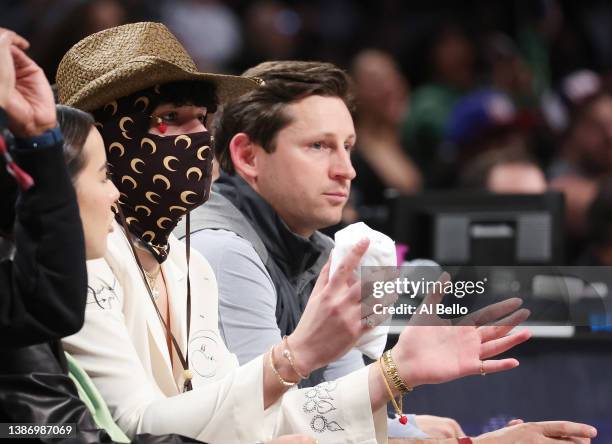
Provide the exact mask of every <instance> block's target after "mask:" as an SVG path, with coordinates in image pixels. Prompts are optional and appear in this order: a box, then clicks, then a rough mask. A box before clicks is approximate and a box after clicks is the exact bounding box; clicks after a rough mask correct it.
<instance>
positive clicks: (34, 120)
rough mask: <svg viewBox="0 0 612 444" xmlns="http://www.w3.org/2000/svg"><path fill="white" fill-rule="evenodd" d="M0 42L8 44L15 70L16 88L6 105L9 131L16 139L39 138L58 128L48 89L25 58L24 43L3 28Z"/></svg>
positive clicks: (49, 87)
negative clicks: (6, 40) (4, 41)
mask: <svg viewBox="0 0 612 444" xmlns="http://www.w3.org/2000/svg"><path fill="white" fill-rule="evenodd" d="M7 36H8V37H7ZM0 38H3V39H6V38H8V39H9V40H10V42H11V44H10V48H9V51H10V54H11V57H12V64H13V65H14V69H15V84H14V87H13V88H12V89H11V92H10V93H9V96H8V100H7V102H6V105H5V110H6V112H7V114H8V117H9V129H10V130H11V131H12V132H13V134H15V135H16V136H18V137H32V136H37V135H40V134H42V133H43V132H45V131H46V130H48V129H50V128H53V127H55V126H56V124H57V120H56V115H55V103H54V100H53V93H52V91H51V86H50V85H49V82H48V81H47V78H46V77H45V74H44V73H43V71H42V69H41V68H40V67H39V66H38V65H37V64H36V63H34V61H33V60H32V59H30V58H29V57H28V56H27V55H26V54H25V52H24V50H25V49H26V48H27V47H28V43H27V41H26V40H25V39H23V38H22V37H19V36H18V35H17V34H15V33H14V32H12V31H9V30H7V29H4V28H0Z"/></svg>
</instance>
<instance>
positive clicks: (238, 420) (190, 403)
mask: <svg viewBox="0 0 612 444" xmlns="http://www.w3.org/2000/svg"><path fill="white" fill-rule="evenodd" d="M90 262H91V263H88V271H89V291H88V300H87V310H86V316H85V325H84V327H83V329H82V330H81V331H80V332H79V333H78V334H76V335H73V336H70V337H68V338H66V339H65V340H64V345H65V348H66V350H67V351H68V352H69V353H71V354H72V355H73V356H74V357H75V359H77V360H78V361H79V363H80V364H81V365H82V367H83V368H84V370H85V371H86V372H87V373H88V374H89V376H90V377H91V378H92V380H93V382H94V384H95V385H96V387H97V388H98V390H99V391H100V393H101V394H102V396H103V397H104V399H105V401H106V402H107V404H108V406H109V409H110V411H111V413H112V415H113V418H114V419H115V421H116V422H117V424H118V425H119V427H120V428H121V429H122V430H123V431H124V432H125V433H126V434H127V435H128V436H134V435H135V434H136V433H153V434H165V433H179V434H183V435H186V436H190V437H192V438H196V439H199V440H202V441H205V442H208V443H211V444H214V443H223V444H225V443H250V444H252V443H254V442H256V441H258V440H262V441H265V440H268V439H270V438H272V437H273V436H277V435H279V434H288V433H302V434H307V435H310V436H313V437H315V438H316V439H318V440H319V442H320V443H328V442H329V443H336V442H338V443H340V442H342V443H345V442H349V443H373V442H377V440H378V442H386V432H387V430H386V426H387V424H386V409H385V408H384V407H383V408H382V409H380V410H379V411H377V412H376V413H375V415H372V411H371V407H370V399H369V389H368V373H367V369H366V368H364V369H362V370H359V371H357V372H354V373H352V374H350V375H347V376H346V377H344V378H341V379H339V380H338V381H336V382H331V383H324V384H322V385H320V386H317V387H314V388H310V389H303V390H293V391H290V392H288V393H286V394H285V396H283V397H282V398H281V399H279V401H278V402H277V403H276V404H274V405H273V406H271V407H270V408H268V409H267V410H265V411H264V408H263V366H264V363H263V361H262V358H261V356H260V357H257V358H255V359H253V360H252V361H250V362H248V363H247V364H245V365H243V366H241V367H238V366H237V360H236V359H235V357H233V356H232V359H231V360H227V362H226V364H225V365H221V366H220V367H218V368H219V374H218V376H217V377H216V379H215V380H212V379H211V380H210V382H208V383H205V384H201V385H197V386H195V388H194V390H193V391H191V392H187V393H179V392H178V389H177V384H176V383H175V380H174V379H173V378H172V373H170V371H169V370H167V369H166V367H164V366H162V365H160V364H159V363H160V362H161V361H162V360H163V357H162V356H158V355H157V354H156V353H159V349H157V348H156V347H153V346H152V345H151V344H153V343H154V341H153V340H152V339H151V330H150V327H151V326H149V327H147V324H146V322H144V321H142V319H140V318H142V317H143V314H142V313H143V312H145V311H146V310H150V309H151V307H150V306H149V305H147V304H146V302H149V301H146V300H144V299H143V300H141V301H137V302H138V303H136V304H134V300H130V301H129V302H127V303H128V305H129V304H130V303H132V304H133V306H132V307H131V309H129V310H126V309H125V307H124V306H125V304H126V301H125V300H124V295H123V292H122V291H123V290H122V288H121V286H120V285H119V280H118V279H116V278H115V275H114V274H113V273H112V271H111V270H110V267H109V266H108V264H107V263H106V262H105V261H104V260H99V261H90ZM120 279H121V282H128V281H127V280H126V279H127V278H126V277H125V276H121V278H120ZM207 296H210V295H209V294H207ZM141 321H142V322H141ZM139 322H140V323H139ZM212 322H214V323H215V324H216V318H215V319H213V320H212ZM219 346H220V347H221V348H223V349H224V350H221V351H220V352H219V355H222V354H224V353H227V351H226V349H225V346H224V344H223V343H221V344H219ZM163 372H168V374H164V373H163Z"/></svg>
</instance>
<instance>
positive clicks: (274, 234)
mask: <svg viewBox="0 0 612 444" xmlns="http://www.w3.org/2000/svg"><path fill="white" fill-rule="evenodd" d="M213 189H214V190H215V191H217V192H219V193H220V194H222V195H223V196H224V197H225V198H227V199H228V200H229V201H230V202H232V204H233V205H234V206H235V207H236V208H237V209H238V210H240V212H241V213H242V214H243V215H244V216H245V217H246V218H247V219H248V220H249V222H250V223H251V225H252V226H253V228H254V229H255V231H256V232H257V234H258V235H259V237H260V238H261V239H262V241H263V242H264V244H265V246H266V249H267V250H268V252H269V253H270V256H271V258H272V259H273V260H274V262H275V263H276V264H277V265H278V266H279V267H280V268H281V270H282V271H283V273H284V274H285V275H287V276H288V277H290V278H291V277H298V276H299V275H300V274H301V273H303V272H304V271H305V270H307V269H308V268H310V267H311V266H312V265H313V264H314V263H315V262H316V260H317V259H318V258H319V256H320V255H321V254H322V253H324V252H325V251H326V248H325V242H323V241H322V240H321V239H320V238H321V237H322V236H323V235H322V234H321V233H319V232H315V233H314V234H313V235H312V236H311V237H310V238H306V237H303V236H300V235H298V234H295V233H294V232H292V231H291V230H290V229H289V227H288V226H287V224H286V223H285V222H284V221H283V220H282V219H281V218H280V217H279V216H278V214H276V212H275V211H274V209H273V208H272V206H270V204H268V202H266V201H265V199H264V198H263V197H261V196H260V195H259V194H258V193H257V192H256V191H255V190H254V189H253V188H252V187H251V186H250V185H249V184H248V183H246V181H245V180H244V179H243V178H242V177H240V176H239V175H237V174H235V175H232V176H230V175H228V174H227V173H224V172H222V173H221V176H220V177H219V179H217V181H215V183H214V185H213Z"/></svg>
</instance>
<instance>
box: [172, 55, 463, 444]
mask: <svg viewBox="0 0 612 444" xmlns="http://www.w3.org/2000/svg"><path fill="white" fill-rule="evenodd" d="M244 75H245V76H249V77H259V78H261V79H263V80H264V81H265V84H264V86H262V87H260V88H258V89H257V90H255V91H253V92H250V93H248V94H245V95H244V96H242V97H241V98H240V99H238V100H236V101H234V102H233V103H230V104H228V105H226V107H225V109H224V111H223V114H222V116H220V118H219V124H218V125H217V128H216V133H215V139H216V141H215V152H216V157H217V160H218V161H219V164H220V167H221V170H222V172H221V174H220V177H219V178H218V180H217V181H216V182H215V184H214V185H213V188H212V190H213V191H212V193H211V196H210V199H209V201H208V202H207V203H206V205H203V206H201V207H199V208H198V209H196V210H195V211H194V212H192V213H191V245H192V246H193V247H194V248H195V249H196V250H198V251H199V252H200V253H202V254H203V255H204V256H205V257H206V259H207V260H208V261H209V262H210V264H211V266H212V267H213V270H214V272H215V276H216V277H217V281H218V286H219V329H220V331H221V334H222V335H223V338H224V340H225V343H226V344H227V347H228V349H229V350H230V351H232V352H233V353H235V354H236V355H237V356H238V359H239V361H240V363H241V364H243V363H245V362H248V361H249V360H251V359H252V358H254V357H256V356H258V355H260V354H261V353H264V352H265V351H266V350H268V349H269V348H270V346H271V345H273V344H275V343H278V342H279V340H280V338H281V337H282V336H284V335H289V334H291V333H292V331H293V329H294V328H295V327H296V326H297V323H298V321H299V319H300V317H301V315H302V312H303V310H304V308H305V306H306V303H307V301H308V298H309V296H310V293H311V291H312V289H313V287H314V284H315V282H316V280H317V278H318V276H319V272H320V271H321V269H322V268H323V265H324V264H325V262H326V261H327V258H328V257H329V253H330V251H331V248H332V246H333V243H332V241H331V239H329V238H328V237H327V236H325V235H323V234H322V233H320V232H319V231H318V230H320V229H322V228H325V227H328V226H331V225H334V224H337V223H338V222H339V221H340V219H341V215H342V209H343V207H344V205H345V203H346V201H347V199H348V195H349V191H350V184H351V180H352V179H353V178H354V177H355V170H354V169H353V166H352V164H351V159H350V154H351V151H352V149H353V146H354V144H355V138H356V135H355V129H354V126H353V119H352V116H351V112H352V110H353V99H352V94H351V87H350V80H349V78H348V77H347V75H346V74H345V73H344V71H342V70H341V69H339V68H337V67H336V66H334V65H332V64H328V63H318V62H293V61H292V62H266V63H262V64H260V65H258V66H256V67H254V68H251V69H250V70H248V71H247V72H245V73H244ZM178 230H179V231H178V233H177V234H178V235H179V237H182V236H183V235H184V226H180V227H179V228H178ZM181 230H182V231H181ZM363 365H364V363H363V358H362V355H361V353H360V352H359V351H357V350H352V351H350V352H349V353H348V354H347V355H345V356H344V357H343V358H341V359H339V360H338V361H337V362H335V363H333V364H330V365H329V366H327V367H326V368H323V369H320V370H318V371H315V372H313V374H311V375H310V377H309V378H308V379H306V380H304V381H302V383H301V385H302V386H314V385H316V384H318V383H320V382H322V381H324V380H333V379H336V378H338V377H340V376H343V375H345V374H348V373H349V372H351V371H353V370H355V369H357V368H359V367H361V366H363ZM417 424H418V426H421V428H422V429H423V431H425V432H427V433H428V434H429V435H430V436H432V437H452V436H462V435H463V432H462V430H461V428H460V427H459V425H458V424H457V423H456V422H455V421H454V420H452V419H448V418H437V417H431V416H418V417H416V419H415V417H414V416H412V417H411V426H409V427H407V428H406V427H402V432H401V435H402V436H404V437H414V438H417V437H418V438H421V437H426V436H427V435H426V434H424V433H423V432H422V431H421V430H419V427H418V426H417Z"/></svg>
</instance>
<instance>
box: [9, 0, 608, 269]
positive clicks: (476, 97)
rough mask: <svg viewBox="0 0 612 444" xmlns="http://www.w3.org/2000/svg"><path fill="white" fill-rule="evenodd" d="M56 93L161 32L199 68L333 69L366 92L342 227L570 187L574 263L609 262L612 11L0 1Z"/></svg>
mask: <svg viewBox="0 0 612 444" xmlns="http://www.w3.org/2000/svg"><path fill="white" fill-rule="evenodd" d="M0 5H1V10H2V14H1V15H0V26H3V27H8V28H10V29H13V30H15V31H17V32H19V33H20V34H22V35H23V36H25V37H26V38H28V39H29V40H30V42H31V50H30V54H31V55H32V57H33V58H34V60H36V61H37V63H39V64H40V65H41V66H42V67H43V69H44V71H45V72H46V74H47V76H48V77H49V80H50V81H51V82H54V77H55V71H56V69H57V65H58V63H59V61H60V59H61V57H62V55H63V54H64V53H65V52H66V50H67V49H68V48H70V46H72V45H73V44H74V43H76V42H77V41H78V40H80V39H82V38H83V37H85V36H87V35H89V34H91V33H93V32H96V31H99V30H102V29H105V28H108V27H112V26H116V25H119V24H123V23H127V22H134V21H142V20H155V21H161V22H163V23H164V24H166V25H167V26H168V27H169V28H170V29H171V30H172V31H173V32H174V33H175V34H176V35H177V36H178V37H179V39H180V40H181V41H182V43H183V44H184V45H185V46H186V47H187V49H188V51H189V52H190V53H191V54H192V56H193V57H194V59H195V60H196V61H197V63H198V65H199V68H200V69H202V70H207V71H213V72H226V73H241V72H242V71H243V70H245V69H246V68H248V67H250V66H253V65H255V64H257V63H259V62H261V61H264V60H274V59H306V60H323V61H329V62H334V63H336V64H338V65H339V66H341V67H343V68H345V69H347V70H348V71H349V72H350V73H351V74H352V76H353V78H354V80H355V83H356V93H357V99H358V102H357V103H358V105H357V109H356V112H355V123H356V128H357V133H358V149H357V151H356V152H355V154H354V165H355V168H356V170H357V179H356V180H355V181H354V186H353V191H352V196H351V202H350V205H349V206H347V208H346V211H345V222H353V221H355V220H360V219H361V220H365V221H366V222H369V223H370V224H371V225H373V226H374V227H384V226H385V223H386V221H385V218H386V217H388V216H387V214H388V212H386V211H385V210H384V209H385V206H386V202H387V201H388V199H391V198H393V197H394V196H397V195H398V194H416V193H420V192H423V190H429V189H447V190H451V189H452V190H455V189H472V190H488V191H490V192H494V193H541V192H544V191H546V190H560V191H562V192H563V193H565V197H566V227H567V228H566V229H567V235H568V237H567V238H568V239H569V242H568V253H567V255H566V257H567V263H568V264H581V265H612V217H611V216H612V96H611V95H610V93H609V90H610V88H611V87H612V3H610V2H608V1H605V0H601V1H596V0H593V1H588V0H584V1H579V2H578V1H571V0H567V1H561V0H508V1H489V0H472V1H467V0H466V1H461V2H456V1H455V2H453V1H448V2H443V1H434V0H431V1H426V2H425V1H415V2H405V1H400V0H377V1H369V0H365V1H350V0H326V1H323V0H318V1H317V0H310V1H298V0H295V1H280V0H259V1H241V0H229V1H215V0H160V1H144V0H123V1H121V0H54V1H50V0H15V1H7V0H3V1H0Z"/></svg>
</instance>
